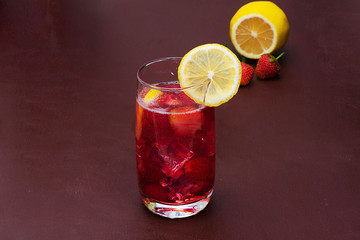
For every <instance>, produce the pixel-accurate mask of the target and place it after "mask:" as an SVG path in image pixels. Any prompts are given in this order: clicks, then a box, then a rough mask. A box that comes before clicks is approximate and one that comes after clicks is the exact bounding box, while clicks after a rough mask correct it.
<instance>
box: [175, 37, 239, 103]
mask: <svg viewBox="0 0 360 240" xmlns="http://www.w3.org/2000/svg"><path fill="white" fill-rule="evenodd" d="M178 78H179V82H180V86H181V87H182V88H186V90H185V93H186V94H187V95H188V96H189V97H190V98H192V99H193V100H194V101H195V102H197V103H199V104H204V105H206V106H211V107H216V106H219V105H220V104H223V103H225V102H227V101H229V100H230V99H231V98H232V97H233V96H234V95H235V94H236V93H237V91H238V89H239V86H240V81H241V63H240V61H239V59H238V58H237V56H236V55H235V54H234V53H233V52H232V51H230V49H228V48H227V47H225V46H222V45H220V44H215V43H214V44H205V45H201V46H199V47H196V48H194V49H192V50H191V51H190V52H188V53H187V54H186V55H185V56H184V57H183V59H182V60H181V62H180V66H179V69H178Z"/></svg>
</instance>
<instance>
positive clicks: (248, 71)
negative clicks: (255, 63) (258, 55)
mask: <svg viewBox="0 0 360 240" xmlns="http://www.w3.org/2000/svg"><path fill="white" fill-rule="evenodd" d="M241 69H242V71H241V83H240V86H247V85H248V84H249V83H250V81H251V79H253V77H254V68H253V67H252V66H250V65H249V64H246V63H245V58H243V61H241Z"/></svg>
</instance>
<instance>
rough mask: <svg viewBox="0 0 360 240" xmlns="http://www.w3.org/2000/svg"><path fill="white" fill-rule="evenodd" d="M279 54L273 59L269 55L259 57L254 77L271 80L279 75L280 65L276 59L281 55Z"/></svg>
mask: <svg viewBox="0 0 360 240" xmlns="http://www.w3.org/2000/svg"><path fill="white" fill-rule="evenodd" d="M283 54H284V53H281V54H280V55H279V56H278V57H276V58H275V57H274V56H272V55H270V54H264V55H261V57H260V59H259V61H258V63H257V65H256V69H255V72H256V76H257V77H258V78H259V79H267V78H273V77H275V76H276V75H278V74H279V71H280V64H279V62H278V59H279V58H280V57H281V56H282V55H283Z"/></svg>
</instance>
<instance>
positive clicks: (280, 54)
mask: <svg viewBox="0 0 360 240" xmlns="http://www.w3.org/2000/svg"><path fill="white" fill-rule="evenodd" d="M282 55H284V52H282V53H280V55H279V56H277V58H276V60H278V59H279V58H281V57H282Z"/></svg>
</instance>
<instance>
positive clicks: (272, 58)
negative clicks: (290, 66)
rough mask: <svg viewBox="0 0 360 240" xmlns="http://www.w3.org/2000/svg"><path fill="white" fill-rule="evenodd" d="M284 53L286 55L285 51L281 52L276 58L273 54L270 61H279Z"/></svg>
mask: <svg viewBox="0 0 360 240" xmlns="http://www.w3.org/2000/svg"><path fill="white" fill-rule="evenodd" d="M282 55H284V52H282V53H280V55H279V56H277V57H276V58H275V57H274V56H271V58H270V60H269V62H275V61H277V60H278V59H279V58H281V57H282Z"/></svg>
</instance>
